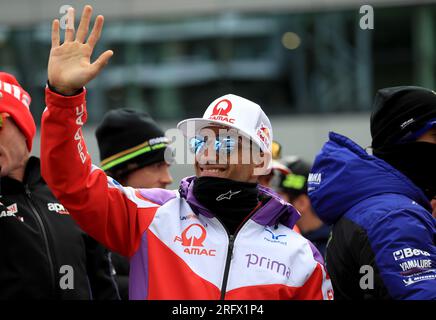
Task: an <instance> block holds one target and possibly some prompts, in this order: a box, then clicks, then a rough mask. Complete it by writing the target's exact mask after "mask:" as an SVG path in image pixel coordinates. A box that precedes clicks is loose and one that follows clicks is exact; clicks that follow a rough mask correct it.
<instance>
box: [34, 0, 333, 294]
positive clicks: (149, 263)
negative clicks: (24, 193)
mask: <svg viewBox="0 0 436 320" xmlns="http://www.w3.org/2000/svg"><path fill="white" fill-rule="evenodd" d="M68 14H69V21H70V22H71V20H70V19H72V21H74V18H73V17H74V12H73V10H71V9H69V12H68ZM91 15H92V8H91V7H90V6H85V8H84V10H83V13H82V19H81V22H80V24H79V27H78V29H77V33H75V32H74V30H73V29H71V28H67V29H66V32H65V41H64V43H63V44H62V45H61V44H60V35H59V21H58V20H54V22H53V26H52V49H51V53H50V58H49V65H48V87H47V88H46V101H47V109H46V110H45V112H44V114H43V119H42V135H41V142H42V144H41V149H42V152H41V154H42V168H43V169H42V171H43V176H44V178H45V179H46V180H47V182H48V183H49V185H50V186H52V187H53V189H54V190H55V193H56V194H57V195H58V196H59V197H60V199H61V200H62V202H63V204H64V205H65V206H66V207H67V208H70V210H71V212H72V214H73V215H74V217H75V219H76V220H77V221H78V222H79V224H80V225H81V226H83V227H84V228H85V229H86V230H87V231H88V232H90V234H92V235H94V236H95V237H96V238H97V239H99V240H100V241H102V242H103V243H104V244H105V245H106V246H107V247H108V248H110V249H111V250H113V251H116V252H119V253H121V254H122V255H124V256H128V257H129V258H130V278H129V281H130V287H129V298H130V299H152V300H153V299H333V291H332V289H331V283H330V280H329V279H328V276H327V274H326V272H325V269H324V265H323V261H322V259H321V257H320V255H319V252H318V251H317V250H316V248H314V247H313V246H312V245H311V243H310V242H308V241H307V240H306V239H304V238H303V237H302V236H301V235H299V234H298V233H296V232H294V231H293V230H292V227H293V225H294V224H295V221H296V220H297V219H298V218H299V215H298V212H297V211H296V210H295V208H293V207H292V206H291V205H290V204H287V203H285V202H284V201H283V200H282V199H280V198H278V197H277V196H276V195H275V194H274V193H273V192H270V190H269V189H267V188H264V187H262V186H260V185H258V183H257V179H258V176H259V175H263V174H265V173H267V170H269V169H270V168H271V143H272V138H273V132H272V128H271V124H270V122H269V119H268V117H267V116H266V115H265V113H264V112H263V111H262V109H261V108H260V106H259V105H257V104H255V103H253V102H251V101H249V100H247V99H244V98H242V97H239V96H236V95H232V94H228V95H225V96H223V97H220V98H218V99H216V100H214V101H213V102H212V103H211V104H210V105H209V107H208V108H207V109H206V111H205V113H204V115H203V118H196V119H188V120H185V121H182V122H180V123H179V125H178V128H179V129H180V130H181V131H182V132H183V133H184V135H185V136H186V137H187V138H189V144H190V147H191V150H192V152H193V154H194V158H195V164H194V168H195V172H196V176H194V177H188V178H185V179H183V180H182V181H181V184H180V187H179V189H178V191H170V190H164V189H158V188H154V189H134V188H131V187H123V186H122V185H120V184H119V183H118V182H117V181H115V180H114V179H112V178H111V177H108V176H107V175H106V174H105V173H104V171H103V170H101V169H100V168H98V167H96V166H93V165H92V163H91V158H90V156H89V154H88V153H87V150H86V145H85V142H84V140H83V136H82V134H81V130H82V126H83V125H84V122H85V121H86V103H85V96H86V89H85V88H84V87H83V86H84V85H86V84H87V83H88V82H89V81H90V80H92V79H93V78H94V77H96V76H97V74H99V73H100V71H101V70H102V68H103V67H104V66H105V65H106V64H107V62H108V60H109V58H110V57H111V56H112V54H113V52H112V51H110V50H109V51H106V52H104V53H102V54H101V55H100V57H99V58H97V60H96V61H95V62H94V63H92V64H91V63H90V57H91V55H92V51H93V48H94V46H95V44H96V43H97V40H98V38H99V36H100V33H101V30H102V26H103V17H102V16H98V17H97V18H96V21H95V24H94V28H93V31H92V32H91V33H90V35H89V37H88V38H87V34H88V26H89V22H90V20H91ZM86 38H87V39H86ZM189 128H191V129H194V130H192V131H193V132H191V130H190V129H189ZM223 131H224V132H223ZM191 134H192V135H191ZM74 137H77V139H76V140H75V139H74ZM180 151H182V150H180ZM244 155H248V156H249V157H248V160H249V161H248V162H247V163H243V160H242V159H243V156H244ZM65 158H67V159H68V161H67V162H66V161H64V159H65ZM218 158H219V160H225V161H224V163H220V162H218V163H217V160H218ZM230 158H232V159H234V158H236V161H235V162H232V163H231V162H230ZM53 168H56V170H58V171H59V172H62V174H57V173H56V172H53V171H52V169H53ZM64 173H66V174H64Z"/></svg>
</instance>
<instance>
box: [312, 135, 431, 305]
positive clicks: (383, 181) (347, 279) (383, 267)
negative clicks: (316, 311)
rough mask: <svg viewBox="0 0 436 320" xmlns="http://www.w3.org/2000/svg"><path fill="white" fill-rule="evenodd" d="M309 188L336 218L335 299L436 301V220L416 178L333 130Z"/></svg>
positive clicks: (326, 216)
mask: <svg viewBox="0 0 436 320" xmlns="http://www.w3.org/2000/svg"><path fill="white" fill-rule="evenodd" d="M308 187H309V188H308V189H309V195H310V198H311V200H312V205H313V207H314V208H315V210H316V212H317V214H318V215H319V217H320V218H321V219H322V220H323V221H324V222H325V223H327V224H329V225H331V224H333V232H332V237H331V239H330V241H329V243H328V245H327V255H326V263H327V270H328V272H329V274H330V275H331V279H332V282H333V288H334V290H335V298H337V299H353V300H356V299H389V298H390V299H415V300H416V299H419V300H430V299H436V219H435V218H433V217H432V214H431V206H430V202H429V201H428V199H427V198H426V197H425V195H424V193H423V192H422V191H421V190H420V189H419V188H418V187H417V186H415V185H414V184H413V183H412V181H411V180H410V179H408V178H407V177H406V176H405V175H403V174H402V173H401V172H399V171H398V170H396V169H395V168H393V167H392V166H391V165H389V164H388V163H387V162H385V161H383V160H382V159H380V158H377V157H375V156H372V155H369V154H368V153H367V152H366V151H365V150H364V149H362V148H361V147H360V146H359V145H357V144H356V143H354V142H353V141H352V140H350V139H348V138H346V137H344V136H341V135H340V134H336V133H330V140H329V141H328V142H327V143H326V144H325V145H324V147H323V149H322V151H321V153H320V154H319V155H318V156H317V158H316V160H315V162H314V165H313V168H312V173H311V175H310V178H309V184H308Z"/></svg>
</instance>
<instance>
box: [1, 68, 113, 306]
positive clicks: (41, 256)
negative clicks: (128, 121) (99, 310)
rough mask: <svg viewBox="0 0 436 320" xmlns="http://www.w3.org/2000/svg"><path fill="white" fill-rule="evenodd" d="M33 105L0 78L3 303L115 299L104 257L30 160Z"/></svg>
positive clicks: (11, 80)
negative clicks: (31, 107)
mask: <svg viewBox="0 0 436 320" xmlns="http://www.w3.org/2000/svg"><path fill="white" fill-rule="evenodd" d="M30 101H31V98H30V95H29V94H28V93H27V92H26V91H25V90H24V89H23V88H22V87H21V86H20V84H19V83H18V81H17V80H16V79H15V77H14V76H12V75H11V74H8V73H4V72H0V242H1V243H2V244H3V245H2V246H1V248H0V257H1V258H0V300H4V299H91V298H94V299H118V298H119V296H118V292H117V287H116V285H115V283H114V281H113V279H112V277H111V274H110V272H109V270H110V261H109V258H108V255H107V251H106V250H105V249H104V247H103V246H101V245H99V244H98V243H97V242H96V241H95V240H93V239H92V238H90V237H89V236H88V235H86V234H85V233H84V232H83V231H82V230H81V229H80V228H79V227H78V226H77V224H76V223H75V222H74V220H73V219H72V218H71V217H70V215H69V212H68V211H67V210H66V209H65V208H64V206H63V205H62V204H61V203H60V202H59V201H58V200H57V199H56V198H55V197H54V195H53V194H52V193H51V192H50V190H49V188H48V186H47V185H46V183H45V182H44V180H43V178H42V177H41V173H40V160H39V159H38V158H36V157H33V156H30V152H31V150H32V142H33V138H34V136H35V131H36V127H35V122H34V120H33V117H32V114H31V113H30V109H29V108H30Z"/></svg>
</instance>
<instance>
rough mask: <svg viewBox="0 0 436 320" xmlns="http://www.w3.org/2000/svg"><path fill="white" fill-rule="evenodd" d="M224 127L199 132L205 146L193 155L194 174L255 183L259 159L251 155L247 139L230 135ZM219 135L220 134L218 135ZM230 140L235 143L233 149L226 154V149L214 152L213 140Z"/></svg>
mask: <svg viewBox="0 0 436 320" xmlns="http://www.w3.org/2000/svg"><path fill="white" fill-rule="evenodd" d="M220 131H221V132H220ZM229 132H231V131H228V128H225V127H216V126H213V127H207V128H204V129H202V130H200V132H199V136H200V137H207V138H206V145H205V147H204V148H201V149H200V150H199V151H198V152H197V153H196V155H195V173H196V175H197V177H218V178H225V179H230V180H235V181H241V182H256V181H257V177H258V176H256V175H254V170H255V168H258V167H261V165H260V164H257V165H256V164H255V160H256V159H257V162H260V161H259V158H258V157H256V156H253V155H252V149H251V146H250V141H249V139H247V138H245V137H241V136H238V135H236V134H232V133H230V134H229ZM220 133H221V134H220ZM229 136H230V137H231V138H232V141H233V142H236V143H235V147H234V149H233V150H232V151H231V152H230V153H227V152H226V148H225V147H223V148H222V149H220V150H218V151H216V150H215V148H214V141H215V138H218V141H224V144H226V141H228V140H226V139H229ZM259 156H261V154H259Z"/></svg>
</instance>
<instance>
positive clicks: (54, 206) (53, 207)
mask: <svg viewBox="0 0 436 320" xmlns="http://www.w3.org/2000/svg"><path fill="white" fill-rule="evenodd" d="M47 207H48V210H49V211H54V212H56V213H59V214H70V213H69V212H68V210H67V209H65V207H64V206H63V205H61V204H60V203H48V204H47Z"/></svg>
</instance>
